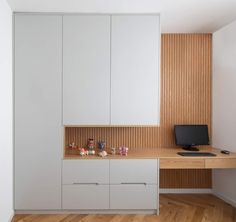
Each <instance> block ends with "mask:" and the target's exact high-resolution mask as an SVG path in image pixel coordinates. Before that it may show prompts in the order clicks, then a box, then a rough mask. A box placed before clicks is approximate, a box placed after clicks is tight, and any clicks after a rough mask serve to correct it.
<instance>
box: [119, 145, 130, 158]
mask: <svg viewBox="0 0 236 222" xmlns="http://www.w3.org/2000/svg"><path fill="white" fill-rule="evenodd" d="M128 150H129V148H128V147H124V146H121V147H119V151H120V155H122V156H127V155H128Z"/></svg>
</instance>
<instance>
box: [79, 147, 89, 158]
mask: <svg viewBox="0 0 236 222" xmlns="http://www.w3.org/2000/svg"><path fill="white" fill-rule="evenodd" d="M79 151H80V152H79V154H80V156H85V155H88V150H86V149H84V148H79Z"/></svg>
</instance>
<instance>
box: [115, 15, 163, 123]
mask: <svg viewBox="0 0 236 222" xmlns="http://www.w3.org/2000/svg"><path fill="white" fill-rule="evenodd" d="M111 40H112V41H111V124H112V125H157V124H158V123H159V41H160V27H159V16H156V15H114V16H112V30H111Z"/></svg>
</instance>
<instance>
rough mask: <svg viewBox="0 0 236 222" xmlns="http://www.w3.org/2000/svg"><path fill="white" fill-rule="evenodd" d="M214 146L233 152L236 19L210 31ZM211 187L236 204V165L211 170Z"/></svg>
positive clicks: (235, 139)
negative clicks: (225, 168)
mask: <svg viewBox="0 0 236 222" xmlns="http://www.w3.org/2000/svg"><path fill="white" fill-rule="evenodd" d="M213 146H215V147H218V148H221V149H227V150H230V151H234V152H236V21H235V22H233V23H231V24H229V25H227V26H225V27H224V28H222V29H220V30H219V31H217V32H215V33H214V34H213ZM213 189H214V192H215V193H216V194H217V195H219V196H221V197H222V198H224V199H226V200H228V201H229V202H230V203H232V204H234V205H235V206H236V169H232V170H231V169H230V170H214V172H213Z"/></svg>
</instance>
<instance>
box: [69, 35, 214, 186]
mask: <svg viewBox="0 0 236 222" xmlns="http://www.w3.org/2000/svg"><path fill="white" fill-rule="evenodd" d="M211 51H212V35H211V34H162V39H161V110H160V113H161V116H160V126H159V127H145V126H143V127H142V126H136V127H122V126H111V127H107V126H99V127H98V126H94V127H86V126H84V127H76V126H71V127H70V126H67V127H66V128H65V147H66V146H67V145H68V143H70V142H72V141H75V142H76V143H77V144H78V145H79V146H80V147H81V146H85V145H86V143H87V139H88V138H94V139H95V141H96V142H98V141H99V140H105V141H106V145H107V147H108V149H109V148H110V147H118V146H122V145H125V146H128V147H129V148H130V150H135V149H142V148H144V149H146V148H151V149H159V148H161V147H162V148H163V147H174V146H175V143H174V136H173V125H174V124H188V123H189V124H190V123H192V124H208V126H209V131H210V135H211V103H212V102H211V89H212V83H211V73H212V62H211V60H212V53H211ZM95 108H96V107H95ZM65 153H67V151H66V150H65ZM177 172H178V173H177ZM192 173H193V174H194V175H195V180H192V181H191V182H188V181H189V180H190V177H188V176H184V175H185V173H184V171H182V170H179V171H173V172H172V173H168V174H166V176H165V184H164V183H162V186H164V187H165V186H166V187H169V185H170V184H173V183H172V180H173V178H175V180H176V181H177V180H180V179H182V180H185V181H186V182H188V184H189V185H191V186H190V187H192V188H198V187H199V186H200V184H199V182H198V181H201V177H205V176H207V175H208V174H209V171H206V172H205V171H197V172H196V171H195V170H192ZM189 175H191V174H189ZM167 177H168V178H167ZM208 187H209V188H211V183H210V182H209V184H208Z"/></svg>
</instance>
